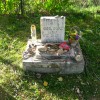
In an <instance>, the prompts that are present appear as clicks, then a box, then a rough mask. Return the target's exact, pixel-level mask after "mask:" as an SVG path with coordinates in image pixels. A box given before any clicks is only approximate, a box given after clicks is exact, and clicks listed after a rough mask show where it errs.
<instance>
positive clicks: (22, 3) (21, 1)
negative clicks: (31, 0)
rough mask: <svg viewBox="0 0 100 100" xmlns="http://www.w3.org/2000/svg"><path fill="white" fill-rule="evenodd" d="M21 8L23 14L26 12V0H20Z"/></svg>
mask: <svg viewBox="0 0 100 100" xmlns="http://www.w3.org/2000/svg"><path fill="white" fill-rule="evenodd" d="M20 10H21V15H23V14H24V0H20Z"/></svg>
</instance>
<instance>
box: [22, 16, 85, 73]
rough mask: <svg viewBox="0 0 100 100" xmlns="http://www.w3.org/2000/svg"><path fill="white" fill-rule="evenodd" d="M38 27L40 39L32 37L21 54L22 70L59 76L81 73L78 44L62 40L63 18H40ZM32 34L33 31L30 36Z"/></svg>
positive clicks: (82, 66)
mask: <svg viewBox="0 0 100 100" xmlns="http://www.w3.org/2000/svg"><path fill="white" fill-rule="evenodd" d="M40 27H41V39H39V40H36V39H34V37H32V39H29V40H28V43H27V47H26V50H25V52H24V53H23V68H24V70H25V71H27V70H30V71H33V72H37V73H55V72H57V73H59V74H72V73H81V72H83V70H84V59H83V55H82V52H81V49H80V45H79V42H74V43H72V44H69V43H68V42H67V41H68V40H66V41H65V40H64V37H65V17H64V16H47V17H46V16H45V17H41V18H40ZM33 32H34V30H33V31H32V32H31V34H32V33H33ZM32 36H33V35H32ZM35 38H36V36H35ZM67 44H68V45H67ZM61 47H63V49H62V48H61Z"/></svg>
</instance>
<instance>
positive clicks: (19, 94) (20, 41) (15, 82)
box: [0, 0, 100, 100]
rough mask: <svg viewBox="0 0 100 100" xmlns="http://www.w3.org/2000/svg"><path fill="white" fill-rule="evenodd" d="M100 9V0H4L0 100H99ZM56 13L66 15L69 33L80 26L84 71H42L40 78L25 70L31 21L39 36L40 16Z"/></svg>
mask: <svg viewBox="0 0 100 100" xmlns="http://www.w3.org/2000/svg"><path fill="white" fill-rule="evenodd" d="M58 1H59V2H58ZM85 1H87V2H86V3H84V2H85ZM21 2H22V4H23V7H20V5H21ZM96 2H98V3H96ZM21 9H23V11H22V10H21ZM99 9H100V6H99V0H41V2H40V0H34V2H33V1H32V0H24V2H23V0H1V1H0V13H1V15H0V100H14V99H16V100H82V99H83V100H99V98H100V68H99V67H100V50H99V49H100V10H99ZM20 14H22V15H20ZM56 14H58V15H65V16H66V36H67V34H68V33H69V31H70V28H71V27H73V26H78V27H80V30H81V31H82V33H83V36H82V40H80V45H81V48H82V52H83V55H84V58H85V61H86V65H85V71H84V72H83V73H81V74H74V75H58V74H43V76H42V78H40V79H38V78H36V77H35V75H34V73H32V72H29V73H25V72H24V71H23V66H22V53H23V51H24V50H25V46H26V43H27V39H28V38H29V36H30V26H31V24H35V25H36V26H37V34H38V37H40V17H41V16H44V15H56ZM59 77H62V79H61V78H60V80H61V81H59ZM44 82H45V83H46V85H44Z"/></svg>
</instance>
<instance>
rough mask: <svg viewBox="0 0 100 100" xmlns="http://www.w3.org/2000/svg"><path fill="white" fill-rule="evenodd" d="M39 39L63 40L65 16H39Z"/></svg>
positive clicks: (47, 40) (46, 40) (44, 40)
mask: <svg viewBox="0 0 100 100" xmlns="http://www.w3.org/2000/svg"><path fill="white" fill-rule="evenodd" d="M40 25H41V41H42V42H45V43H47V42H56V43H57V42H63V41H64V36H65V17H64V16H61V17H59V16H52V17H49V16H47V17H41V19H40Z"/></svg>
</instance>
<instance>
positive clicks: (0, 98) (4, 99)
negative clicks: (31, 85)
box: [0, 86, 16, 100]
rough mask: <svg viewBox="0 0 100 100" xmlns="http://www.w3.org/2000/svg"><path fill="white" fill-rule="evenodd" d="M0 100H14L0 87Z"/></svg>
mask: <svg viewBox="0 0 100 100" xmlns="http://www.w3.org/2000/svg"><path fill="white" fill-rule="evenodd" d="M0 100H16V99H15V98H14V97H13V96H11V95H10V94H9V93H8V92H6V91H5V90H4V89H3V88H2V87H1V86H0Z"/></svg>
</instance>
